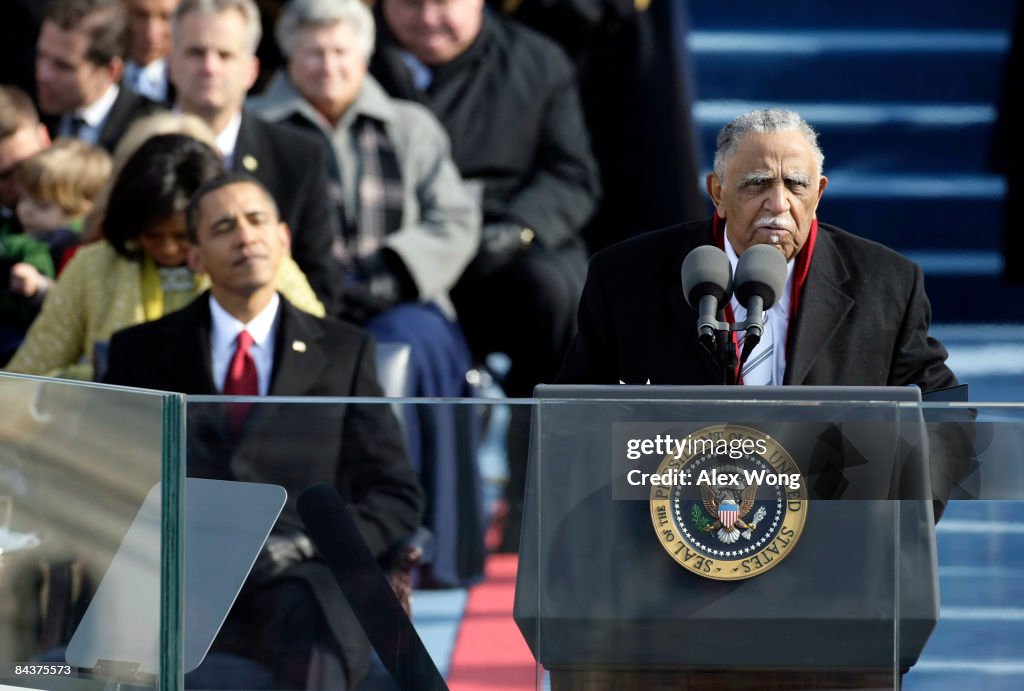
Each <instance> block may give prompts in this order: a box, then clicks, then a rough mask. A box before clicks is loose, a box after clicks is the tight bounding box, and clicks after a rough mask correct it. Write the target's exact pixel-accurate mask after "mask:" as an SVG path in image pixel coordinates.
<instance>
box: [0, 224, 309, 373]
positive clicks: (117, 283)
mask: <svg viewBox="0 0 1024 691" xmlns="http://www.w3.org/2000/svg"><path fill="white" fill-rule="evenodd" d="M207 288H209V280H207V279H206V277H202V278H201V280H200V281H198V285H197V292H196V293H195V295H193V296H192V297H197V296H198V295H199V294H200V293H201V292H202V291H203V290H206V289H207ZM277 288H278V290H279V291H280V292H281V294H282V295H284V296H285V297H286V298H287V299H288V300H289V301H290V302H291V303H292V304H293V305H295V306H296V307H298V308H299V309H302V310H304V311H306V312H309V313H310V314H313V315H316V316H318V317H322V316H323V315H324V308H323V305H321V304H320V302H319V300H317V298H316V295H315V294H314V293H313V289H312V288H311V287H310V285H309V281H307V280H306V276H305V275H304V274H303V273H302V270H301V269H299V267H298V265H297V264H296V263H295V262H294V261H293V260H292V259H291V258H290V257H289V258H286V259H285V260H284V262H282V264H281V268H280V269H279V270H278V275H277ZM144 321H146V318H145V314H144V312H143V307H142V281H141V266H140V265H139V264H138V263H137V262H134V261H131V260H129V259H126V258H125V257H122V256H121V255H119V254H118V253H117V252H116V251H115V250H114V248H113V247H111V245H110V244H109V243H107V242H104V241H100V242H97V243H94V244H90V245H87V246H85V247H82V248H81V249H80V250H79V251H78V252H77V253H76V254H75V256H74V257H73V258H72V259H71V261H70V262H68V265H67V266H66V267H65V269H64V271H63V272H62V273H61V275H60V278H59V279H58V280H57V283H56V284H55V285H54V286H53V288H52V289H51V291H50V294H49V295H47V296H46V302H44V303H43V309H42V311H41V312H40V313H39V316H38V317H37V318H36V320H35V322H33V324H32V326H31V328H29V330H28V334H27V335H26V336H25V340H24V342H23V343H22V344H21V347H20V348H18V352H17V353H15V354H14V357H13V358H12V359H11V361H10V363H8V365H7V368H6V369H7V371H9V372H19V373H21V374H39V375H46V376H55V377H63V378H66V379H83V380H91V379H92V356H93V344H94V343H96V342H97V341H109V340H110V337H111V336H112V335H113V334H114V332H116V331H120V330H121V329H124V328H126V327H129V326H134V325H135V324H141V323H142V322H144Z"/></svg>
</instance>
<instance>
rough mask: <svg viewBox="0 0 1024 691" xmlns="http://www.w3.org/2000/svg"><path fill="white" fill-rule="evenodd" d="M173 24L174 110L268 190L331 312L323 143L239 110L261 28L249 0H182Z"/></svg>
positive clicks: (337, 277)
mask: <svg viewBox="0 0 1024 691" xmlns="http://www.w3.org/2000/svg"><path fill="white" fill-rule="evenodd" d="M172 28H173V32H174V46H173V49H172V51H171V65H170V67H171V82H172V83H173V84H174V86H175V88H176V89H177V95H176V99H177V101H176V106H177V108H178V109H179V110H180V111H181V112H183V113H191V114H193V115H197V116H199V117H200V118H202V119H203V120H205V121H206V123H207V124H208V125H210V127H211V129H213V131H214V133H215V134H216V135H217V146H218V148H219V149H220V152H221V153H222V154H223V155H224V159H225V162H226V163H227V167H228V168H229V169H230V170H244V171H246V172H248V173H250V174H251V175H253V176H254V177H256V178H257V179H259V181H260V182H262V183H263V184H264V186H266V188H267V189H268V190H270V193H271V194H272V195H273V196H274V201H275V202H276V203H277V207H278V208H279V209H280V210H281V220H283V221H284V222H285V223H287V224H288V227H289V228H290V229H291V232H292V256H293V257H294V259H295V263H297V264H298V265H299V267H300V268H301V269H302V270H303V272H305V274H306V277H307V278H308V279H309V284H310V285H311V286H313V290H314V291H315V292H316V294H317V297H318V298H320V302H322V303H323V304H324V307H325V308H326V309H327V313H328V314H334V312H335V309H336V307H337V305H338V300H339V295H340V293H341V273H340V272H339V271H338V270H337V266H336V264H335V262H334V259H333V258H332V255H331V247H332V245H333V243H334V239H335V235H336V230H337V229H336V226H335V224H334V222H333V218H332V215H331V211H330V207H329V205H328V197H327V159H326V152H325V150H324V145H323V142H322V141H321V140H320V139H318V138H317V137H316V136H315V135H312V134H309V133H307V132H303V131H301V130H299V129H298V128H294V127H290V126H288V125H282V124H277V123H268V122H264V121H263V120H260V119H259V118H257V117H255V116H254V115H252V114H251V113H249V112H247V111H243V110H242V104H243V103H244V102H245V96H246V92H248V90H249V89H250V88H251V87H252V85H253V83H254V82H255V81H256V75H257V72H258V71H259V63H258V61H257V60H256V55H255V53H256V46H257V45H258V44H259V41H260V34H261V33H262V29H261V27H260V15H259V10H258V9H257V8H256V4H255V2H253V0H182V2H181V4H180V5H178V9H177V10H176V11H175V13H174V18H173V20H172Z"/></svg>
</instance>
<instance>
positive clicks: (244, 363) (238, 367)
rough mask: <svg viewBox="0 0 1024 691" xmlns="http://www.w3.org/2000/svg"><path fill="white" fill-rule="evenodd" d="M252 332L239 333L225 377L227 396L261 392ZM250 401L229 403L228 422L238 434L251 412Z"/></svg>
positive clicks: (224, 390)
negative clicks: (253, 354)
mask: <svg viewBox="0 0 1024 691" xmlns="http://www.w3.org/2000/svg"><path fill="white" fill-rule="evenodd" d="M252 343H253V340H252V334H250V333H249V332H248V331H241V332H239V334H238V345H237V346H236V347H235V354H234V356H233V357H232V358H231V364H230V365H228V372H227V375H225V377H224V389H223V391H222V393H223V394H224V395H225V396H258V395H259V393H260V378H259V374H257V372H256V361H255V360H253V359H252V353H251V352H249V351H250V349H251V348H252ZM251 405H252V404H250V403H232V404H229V405H228V422H229V424H230V425H231V430H232V431H233V432H234V433H235V434H238V433H240V432H241V430H242V426H243V425H244V424H245V418H246V416H247V415H248V414H249V408H250V406H251Z"/></svg>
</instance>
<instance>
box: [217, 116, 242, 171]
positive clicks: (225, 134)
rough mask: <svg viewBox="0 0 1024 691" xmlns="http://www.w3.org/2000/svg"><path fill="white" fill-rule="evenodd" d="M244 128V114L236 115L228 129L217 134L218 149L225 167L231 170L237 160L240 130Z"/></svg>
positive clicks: (229, 123)
mask: <svg viewBox="0 0 1024 691" xmlns="http://www.w3.org/2000/svg"><path fill="white" fill-rule="evenodd" d="M241 127H242V113H241V112H238V113H235V117H233V118H231V121H230V122H228V124H227V127H225V128H224V129H222V130H221V131H220V132H218V133H217V139H216V142H217V148H218V149H219V150H220V153H221V155H222V156H223V157H224V167H225V168H227V169H228V170H231V167H232V164H233V163H234V160H235V145H236V144H238V130H239V129H241Z"/></svg>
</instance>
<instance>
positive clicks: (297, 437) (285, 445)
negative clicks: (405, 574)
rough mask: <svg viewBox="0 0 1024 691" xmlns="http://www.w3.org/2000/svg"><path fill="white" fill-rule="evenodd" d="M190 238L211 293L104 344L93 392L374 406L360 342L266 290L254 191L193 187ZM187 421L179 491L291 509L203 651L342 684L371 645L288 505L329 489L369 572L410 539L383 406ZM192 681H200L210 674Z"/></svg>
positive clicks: (268, 246)
mask: <svg viewBox="0 0 1024 691" xmlns="http://www.w3.org/2000/svg"><path fill="white" fill-rule="evenodd" d="M188 232H189V236H190V242H191V243H192V245H191V247H190V261H191V262H192V264H193V265H194V266H195V268H196V270H197V271H202V272H205V273H207V274H208V275H209V276H210V282H211V288H210V292H209V293H208V294H205V295H203V296H201V297H199V298H198V299H197V300H196V301H195V302H193V303H192V304H191V305H190V306H188V307H186V308H184V309H182V310H181V311H179V312H176V313H175V314H173V315H171V316H169V317H167V318H165V319H160V320H158V321H155V322H150V323H148V324H145V325H143V326H139V327H136V328H131V329H127V330H125V331H122V332H119V333H117V334H115V335H114V337H113V339H112V340H111V344H110V364H109V369H108V372H107V375H106V378H105V381H107V382H109V383H113V384H124V385H130V386H140V387H146V388H152V389H162V390H166V391H178V392H182V393H186V394H217V393H223V394H234V395H257V394H258V395H266V394H269V395H275V396H332V397H339V396H351V397H365V396H379V395H381V391H380V387H379V385H378V384H377V379H376V372H375V366H374V342H373V339H372V337H371V336H370V335H369V334H367V333H366V332H364V331H362V330H360V329H358V328H356V327H354V326H350V325H347V324H344V323H342V322H339V321H335V320H322V319H318V318H315V317H312V316H310V315H308V314H305V313H303V312H301V311H299V310H298V309H296V308H295V307H293V306H292V305H291V304H289V303H288V302H287V301H286V300H285V299H284V298H283V297H281V296H280V295H279V294H278V293H277V292H276V291H275V289H274V280H273V277H274V275H275V274H276V271H277V267H278V264H279V262H280V260H281V258H282V257H283V256H284V255H285V253H286V252H287V248H288V228H287V226H285V224H284V223H281V222H280V221H279V220H278V215H277V209H276V208H275V206H274V202H273V200H272V199H271V197H270V194H269V193H268V192H267V190H266V189H265V188H264V187H263V186H262V185H261V184H260V183H259V182H258V181H256V180H255V179H253V178H251V177H249V176H247V175H244V174H239V173H233V174H228V175H226V176H223V177H220V178H217V179H214V180H212V181H210V182H208V183H206V184H205V185H204V186H202V187H201V188H200V189H199V190H198V191H197V192H196V194H195V196H194V197H193V199H192V201H191V202H190V204H189V209H188ZM271 408H272V409H271ZM190 409H191V411H190V418H189V442H190V444H189V456H188V470H189V474H190V475H191V476H196V477H207V478H214V479H225V480H244V481H249V482H269V483H274V484H279V485H282V486H284V487H285V489H286V490H287V491H288V495H289V498H288V501H287V503H286V505H285V508H284V511H283V512H282V514H281V517H280V519H279V520H278V522H277V525H276V526H275V527H274V530H273V533H272V534H271V536H270V538H269V539H268V541H267V545H266V546H265V547H264V549H263V552H262V553H261V554H260V557H259V559H258V560H257V562H256V565H255V566H254V567H253V572H252V573H251V574H250V576H249V579H248V581H247V582H246V585H245V586H244V588H243V589H242V592H241V594H240V595H239V597H238V600H237V601H236V602H235V605H234V608H233V609H232V610H231V613H230V614H229V616H228V619H227V621H226V622H225V624H224V626H223V628H222V629H221V631H220V633H219V634H218V637H217V640H216V641H215V642H214V645H213V648H212V652H213V653H217V654H223V655H232V656H236V657H243V658H246V659H248V660H250V661H258V662H260V663H262V664H264V665H268V666H269V667H271V668H272V670H273V673H274V685H273V686H272V687H271V688H309V686H307V682H308V680H309V679H311V678H314V677H316V676H317V675H321V676H320V679H321V680H323V678H324V677H323V676H322V675H323V673H324V672H323V670H324V669H325V668H326V669H328V670H330V669H334V670H335V674H337V671H338V670H343V671H344V676H345V678H346V679H347V682H348V684H350V685H354V684H356V683H357V682H358V681H359V680H360V678H361V677H363V676H364V675H365V674H366V671H367V669H368V662H369V655H368V653H369V644H368V642H367V640H366V638H365V636H364V635H363V634H362V631H361V629H360V627H359V625H358V624H357V623H356V621H355V618H354V615H353V614H352V612H351V610H350V609H349V605H348V603H347V601H346V599H345V597H344V596H343V595H342V593H341V591H340V590H339V589H338V587H337V584H336V583H335V582H334V580H333V579H332V577H331V575H330V572H329V571H328V570H327V568H326V566H324V564H323V563H322V562H320V561H319V559H318V558H317V556H316V554H315V552H314V550H313V548H312V545H311V544H310V542H309V540H308V538H306V536H305V533H304V530H303V524H302V522H301V520H300V518H299V516H298V513H297V511H296V504H295V499H296V497H297V495H298V494H299V493H300V492H301V491H302V490H303V489H304V488H305V487H307V486H309V485H310V484H314V483H318V482H327V483H330V484H332V485H334V486H335V487H336V488H337V489H338V491H339V492H340V493H341V495H342V496H343V497H344V498H345V499H346V500H347V501H348V502H349V506H350V508H351V510H352V513H353V516H354V518H355V521H356V524H357V525H358V526H359V529H360V532H361V533H362V535H363V538H364V539H365V541H366V543H367V545H368V547H369V548H370V551H371V552H372V553H374V554H375V555H376V556H378V557H379V556H381V555H382V554H384V552H385V551H386V550H387V549H388V548H389V547H390V546H392V545H394V544H395V543H396V542H397V541H398V540H399V539H400V538H402V537H404V536H405V535H407V534H408V533H410V532H411V531H412V530H413V529H415V528H416V526H417V525H419V522H420V519H421V514H422V507H423V494H422V490H421V488H420V486H419V484H418V482H417V480H416V475H415V473H414V472H413V469H412V467H411V464H410V463H409V461H408V457H407V454H406V451H405V447H404V444H403V442H402V434H401V432H400V431H399V428H398V424H397V421H396V420H395V418H394V416H393V414H392V412H391V409H390V407H389V406H387V405H383V404H382V405H369V404H362V405H360V404H348V405H341V404H339V405H317V406H301V405H294V404H293V405H283V404H282V405H273V406H263V405H260V406H251V407H248V408H247V407H245V406H244V404H227V405H226V406H224V407H223V410H222V407H221V406H211V405H206V406H203V405H196V406H190ZM208 659H209V658H208ZM215 660H216V658H214V661H215ZM311 660H315V661H316V662H315V665H314V666H315V669H312V668H311ZM211 664H212V662H211ZM206 666H207V665H206V663H204V665H201V666H200V668H199V670H200V672H201V673H203V672H204V671H205V672H206V673H207V674H208V675H212V674H213V673H212V672H210V670H209V669H208V668H207V669H206V670H204V667H206ZM214 676H215V675H214ZM327 676H330V673H329V672H328V674H327ZM207 678H210V676H207ZM214 683H215V684H217V683H223V679H222V678H218V679H217V680H216V681H215V682H214ZM321 683H323V684H325V685H326V686H327V687H328V688H339V684H340V683H343V682H339V680H338V678H337V676H335V677H334V678H333V679H332V680H331V681H329V682H327V681H321ZM192 685H194V684H192V683H190V686H192ZM217 688H222V687H220V686H217ZM232 688H236V687H232ZM316 688H320V686H319V685H318V686H316Z"/></svg>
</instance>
